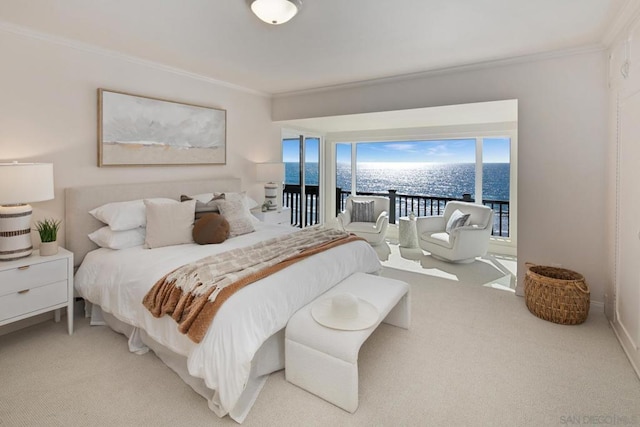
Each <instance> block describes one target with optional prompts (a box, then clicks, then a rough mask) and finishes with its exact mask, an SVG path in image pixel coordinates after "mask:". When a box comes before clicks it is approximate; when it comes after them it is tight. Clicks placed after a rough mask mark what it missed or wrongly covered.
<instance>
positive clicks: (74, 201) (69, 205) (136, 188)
mask: <svg viewBox="0 0 640 427" xmlns="http://www.w3.org/2000/svg"><path fill="white" fill-rule="evenodd" d="M240 188H241V181H240V179H239V178H216V179H208V180H198V181H170V182H147V183H139V184H113V185H97V186H89V187H71V188H67V189H65V215H64V217H65V240H66V242H65V246H66V248H67V249H68V250H70V251H71V252H73V255H74V257H73V259H74V262H75V265H76V266H78V265H80V263H81V262H82V260H83V259H84V256H85V255H86V254H87V253H88V252H89V251H92V250H94V249H96V248H97V247H98V246H97V245H96V244H95V243H93V242H92V241H91V240H89V238H88V237H87V235H88V234H89V233H91V232H93V231H95V230H97V229H99V228H100V227H104V224H103V223H102V222H100V221H98V220H97V219H95V218H94V217H93V216H91V215H90V214H89V211H90V210H91V209H93V208H97V207H98V206H101V205H103V204H105V203H109V202H123V201H128V200H137V199H144V198H149V197H168V198H172V199H176V200H180V195H182V194H199V193H211V192H214V191H217V192H224V191H240Z"/></svg>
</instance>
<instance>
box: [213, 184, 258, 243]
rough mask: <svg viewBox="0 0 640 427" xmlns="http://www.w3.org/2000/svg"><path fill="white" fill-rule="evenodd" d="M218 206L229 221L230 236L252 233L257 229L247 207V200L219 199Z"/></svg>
mask: <svg viewBox="0 0 640 427" xmlns="http://www.w3.org/2000/svg"><path fill="white" fill-rule="evenodd" d="M218 208H220V213H221V214H222V216H223V217H224V218H225V219H226V220H227V222H228V223H229V236H232V237H233V236H240V235H242V234H247V233H251V232H252V231H254V230H255V227H254V226H253V220H252V217H253V215H251V212H249V209H248V208H247V204H246V201H245V200H244V199H242V198H239V199H233V198H232V199H231V200H227V199H226V194H225V199H221V200H218Z"/></svg>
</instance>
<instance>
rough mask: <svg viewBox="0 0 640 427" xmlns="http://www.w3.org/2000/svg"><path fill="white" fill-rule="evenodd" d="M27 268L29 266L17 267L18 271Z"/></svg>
mask: <svg viewBox="0 0 640 427" xmlns="http://www.w3.org/2000/svg"><path fill="white" fill-rule="evenodd" d="M29 267H31V266H30V265H23V266H22V267H18V270H26V269H28V268H29Z"/></svg>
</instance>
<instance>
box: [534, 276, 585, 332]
mask: <svg viewBox="0 0 640 427" xmlns="http://www.w3.org/2000/svg"><path fill="white" fill-rule="evenodd" d="M589 294H590V292H589V286H588V285H587V283H586V282H585V280H584V277H583V276H582V274H580V273H576V272H575V271H571V270H567V269H564V268H557V267H547V266H544V265H532V266H531V267H529V270H528V271H527V274H526V276H525V278H524V296H525V300H526V303H527V308H528V309H529V311H530V312H531V313H533V314H534V315H536V316H538V317H539V318H541V319H544V320H549V321H551V322H554V323H561V324H563V325H577V324H579V323H582V322H584V321H585V320H587V316H588V315H589Z"/></svg>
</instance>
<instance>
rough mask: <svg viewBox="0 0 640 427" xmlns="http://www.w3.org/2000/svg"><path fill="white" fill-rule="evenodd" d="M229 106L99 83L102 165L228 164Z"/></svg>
mask: <svg viewBox="0 0 640 427" xmlns="http://www.w3.org/2000/svg"><path fill="white" fill-rule="evenodd" d="M226 122H227V112H226V110H221V109H217V108H212V107H205V106H201V105H192V104H184V103H180V102H174V101H168V100H164V99H158V98H150V97H147V96H140V95H132V94H128V93H124V92H115V91H110V90H106V89H98V166H100V167H102V166H165V165H205V164H206V165H210V164H216V165H223V164H225V163H226V156H227V154H226V151H227V150H226V145H227V142H226V137H227V126H226Z"/></svg>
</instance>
